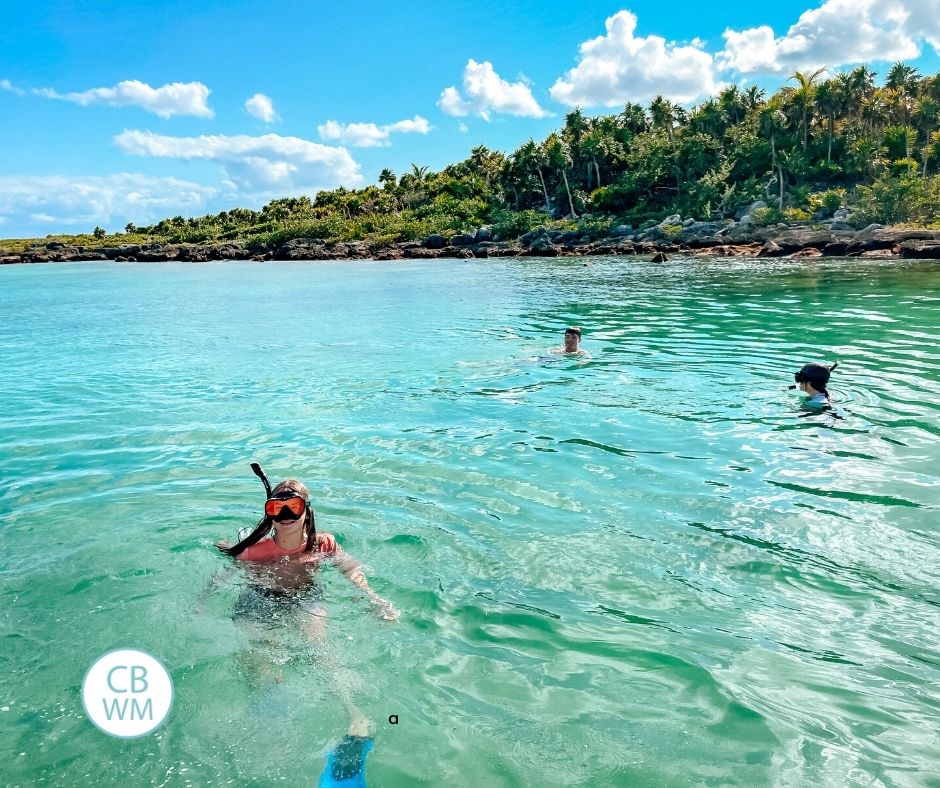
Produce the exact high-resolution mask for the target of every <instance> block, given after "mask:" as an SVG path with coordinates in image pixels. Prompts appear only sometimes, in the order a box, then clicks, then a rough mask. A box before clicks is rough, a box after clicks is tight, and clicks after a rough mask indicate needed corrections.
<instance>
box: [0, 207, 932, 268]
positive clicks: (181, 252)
mask: <svg viewBox="0 0 940 788" xmlns="http://www.w3.org/2000/svg"><path fill="white" fill-rule="evenodd" d="M744 219H746V217H743V218H742V221H737V222H735V221H724V222H697V221H694V220H691V219H687V220H685V221H684V222H682V221H681V218H680V217H676V216H672V217H669V218H668V219H666V220H664V221H663V222H660V223H659V224H656V225H653V226H652V227H648V228H645V229H642V230H634V228H632V227H630V226H628V225H621V226H619V227H614V228H612V229H611V230H609V231H601V232H598V231H580V230H568V231H563V230H551V229H548V228H547V227H544V226H543V227H539V228H536V229H535V230H532V231H530V232H528V233H525V234H524V235H522V236H520V237H519V238H516V239H511V240H500V239H498V238H496V239H494V237H493V234H492V231H491V230H490V228H487V227H480V228H477V229H476V230H475V231H473V232H470V233H458V234H454V235H451V236H445V235H440V234H433V235H429V236H427V237H425V238H424V239H422V240H420V241H405V242H399V243H392V244H385V245H382V246H376V245H375V244H370V243H369V242H366V241H327V240H323V239H317V238H306V237H298V238H291V239H289V240H286V241H284V242H282V243H280V244H278V245H273V244H247V245H246V244H242V243H238V242H228V243H202V244H194V243H150V244H122V245H113V246H97V247H92V246H81V245H69V244H66V243H63V242H60V241H53V242H49V243H44V242H35V243H33V244H31V245H30V246H28V247H27V248H26V249H25V250H23V251H20V252H15V251H13V250H4V249H2V248H0V265H10V264H18V263H64V262H90V261H114V262H139V263H157V262H173V261H175V262H193V263H198V262H209V261H214V260H251V261H257V262H264V261H289V260H367V259H368V260H409V259H439V258H445V259H446V258H455V259H470V258H496V257H589V256H596V255H620V256H625V255H641V256H652V257H653V258H654V260H658V261H661V260H662V259H663V258H668V257H669V256H672V255H682V256H694V257H797V258H810V257H862V258H906V259H935V260H940V230H932V229H924V228H910V227H883V226H882V225H878V224H872V225H869V226H867V227H864V228H861V229H856V228H854V227H851V226H848V225H845V224H842V223H840V222H830V223H824V224H818V223H817V224H778V225H775V226H772V227H754V226H753V225H752V224H751V223H750V222H747V221H745V220H744Z"/></svg>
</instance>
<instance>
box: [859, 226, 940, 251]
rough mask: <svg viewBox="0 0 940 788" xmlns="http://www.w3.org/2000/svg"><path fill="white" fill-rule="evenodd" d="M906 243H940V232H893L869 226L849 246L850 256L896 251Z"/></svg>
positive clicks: (903, 230) (905, 230)
mask: <svg viewBox="0 0 940 788" xmlns="http://www.w3.org/2000/svg"><path fill="white" fill-rule="evenodd" d="M905 241H940V231H937V230H915V229H901V230H896V229H894V230H892V229H885V228H882V227H878V226H877V225H869V226H868V227H866V228H865V229H864V230H861V231H859V232H858V233H856V234H855V236H854V237H853V239H852V241H851V242H850V243H849V246H848V253H849V254H859V253H862V252H872V251H876V250H879V249H894V248H895V247H896V246H898V245H900V244H902V243H904V242H905Z"/></svg>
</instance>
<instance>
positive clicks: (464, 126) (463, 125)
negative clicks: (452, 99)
mask: <svg viewBox="0 0 940 788" xmlns="http://www.w3.org/2000/svg"><path fill="white" fill-rule="evenodd" d="M457 131H459V132H460V133H461V134H468V133H469V132H470V127H469V126H468V125H467V124H466V123H464V122H463V121H462V120H458V121H457Z"/></svg>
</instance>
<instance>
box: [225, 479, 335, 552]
mask: <svg viewBox="0 0 940 788" xmlns="http://www.w3.org/2000/svg"><path fill="white" fill-rule="evenodd" d="M284 492H293V493H297V494H298V495H300V496H301V497H302V498H303V499H304V500H305V501H306V502H307V506H306V509H305V513H306V515H307V519H306V520H305V521H304V523H305V527H306V528H307V529H308V530H307V544H306V545H304V549H303V552H305V553H309V552H310V551H312V550H314V549H316V546H317V523H316V520H314V518H313V509H312V508H311V507H310V493H309V492H307V488H306V486H305V485H304V483H303V482H300V481H298V480H297V479H285V480H284V481H282V482H281V483H280V484H278V485H277V486H276V487H275V488H274V489H273V490H271V495H272V496H276V495H278V494H279V493H284ZM273 525H274V518H273V517H268V516H267V515H265V516H264V517H262V518H261V519H260V520H259V521H258V524H257V525H256V526H255V529H254V530H253V531H252V532H251V533H250V534H248V536H246V537H245V538H244V539H242V540H241V541H240V542H238V543H237V544H233V545H232V546H231V547H223V546H221V545H216V547H218V548H219V550H220V551H221V552H223V553H225V554H226V555H230V556H232V558H238V556H239V555H241V554H242V553H243V552H244V551H245V550H246V549H247V548H249V547H251V546H252V545H253V544H257V543H258V542H260V541H261V540H262V539H264V537H265V536H267V535H268V533H269V532H270V530H271V528H272V527H273Z"/></svg>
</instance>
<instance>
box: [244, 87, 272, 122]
mask: <svg viewBox="0 0 940 788" xmlns="http://www.w3.org/2000/svg"><path fill="white" fill-rule="evenodd" d="M245 109H246V110H247V111H248V114H249V115H251V116H252V117H253V118H257V119H258V120H263V121H264V122H265V123H274V121H276V120H280V117H279V116H278V114H277V112H275V110H274V102H273V101H271V99H270V98H269V97H268V96H265V95H264V93H255V95H253V96H252V97H251V98H250V99H248V101H246V102H245Z"/></svg>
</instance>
